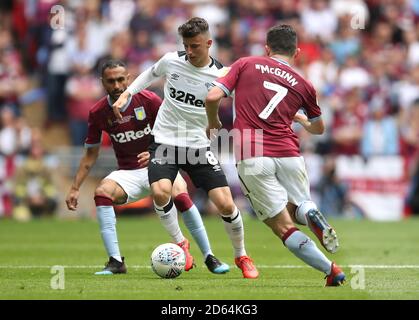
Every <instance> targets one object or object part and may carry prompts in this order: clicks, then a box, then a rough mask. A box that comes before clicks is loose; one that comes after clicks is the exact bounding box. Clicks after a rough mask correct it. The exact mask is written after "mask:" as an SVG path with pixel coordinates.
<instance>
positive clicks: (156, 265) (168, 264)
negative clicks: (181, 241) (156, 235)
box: [151, 243, 186, 278]
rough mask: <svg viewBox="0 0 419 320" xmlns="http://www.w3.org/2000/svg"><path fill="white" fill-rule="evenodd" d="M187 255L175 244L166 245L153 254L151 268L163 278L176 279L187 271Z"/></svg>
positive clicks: (159, 247) (160, 246) (162, 245)
mask: <svg viewBox="0 0 419 320" xmlns="http://www.w3.org/2000/svg"><path fill="white" fill-rule="evenodd" d="M185 259H186V258H185V253H184V252H183V250H182V248H181V247H179V246H178V245H176V244H174V243H164V244H161V245H159V246H158V247H157V248H156V249H154V251H153V253H152V254H151V268H152V269H153V271H154V272H155V273H156V274H157V275H158V276H160V277H162V278H176V277H178V276H179V275H180V274H181V273H182V271H183V270H184V269H185Z"/></svg>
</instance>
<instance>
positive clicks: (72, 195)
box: [65, 189, 79, 211]
mask: <svg viewBox="0 0 419 320" xmlns="http://www.w3.org/2000/svg"><path fill="white" fill-rule="evenodd" d="M78 198H79V190H75V189H71V190H70V192H69V193H68V195H67V198H66V199H65V203H66V204H67V208H68V209H69V210H72V211H75V210H76V209H77V205H78Z"/></svg>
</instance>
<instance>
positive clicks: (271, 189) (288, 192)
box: [237, 157, 311, 220]
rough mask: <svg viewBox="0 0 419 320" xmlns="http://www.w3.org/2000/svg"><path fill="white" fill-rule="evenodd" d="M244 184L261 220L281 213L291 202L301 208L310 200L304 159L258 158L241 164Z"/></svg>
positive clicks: (246, 192)
mask: <svg viewBox="0 0 419 320" xmlns="http://www.w3.org/2000/svg"><path fill="white" fill-rule="evenodd" d="M237 171H238V174H239V178H240V185H241V189H242V191H243V193H244V195H245V196H246V197H247V198H248V199H249V201H250V203H251V205H252V207H253V209H254V210H255V212H256V215H257V217H258V218H259V219H260V220H265V219H267V218H272V217H274V216H276V215H277V214H278V213H279V212H281V211H282V210H283V209H284V208H285V206H286V205H287V202H288V201H289V202H291V203H293V204H295V205H296V206H298V205H299V204H301V203H302V202H303V201H306V200H310V199H311V198H310V184H309V181H308V175H307V171H306V168H305V162H304V158H303V157H288V158H269V157H258V158H250V159H245V160H242V161H240V162H239V163H238V164H237Z"/></svg>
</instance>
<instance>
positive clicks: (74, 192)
mask: <svg viewBox="0 0 419 320" xmlns="http://www.w3.org/2000/svg"><path fill="white" fill-rule="evenodd" d="M98 156H99V147H92V148H87V149H86V152H85V154H84V156H83V158H82V159H81V160H80V165H79V168H78V170H77V173H76V176H75V177H74V180H73V183H72V185H71V188H70V191H69V192H68V194H67V197H66V199H65V202H66V204H67V208H68V209H69V210H71V211H75V210H76V209H77V205H78V199H79V189H80V187H81V185H82V183H83V181H84V179H86V177H87V175H88V174H89V171H90V169H91V168H92V167H93V165H94V164H95V162H96V160H97V157H98Z"/></svg>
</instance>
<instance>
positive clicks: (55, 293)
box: [0, 215, 419, 300]
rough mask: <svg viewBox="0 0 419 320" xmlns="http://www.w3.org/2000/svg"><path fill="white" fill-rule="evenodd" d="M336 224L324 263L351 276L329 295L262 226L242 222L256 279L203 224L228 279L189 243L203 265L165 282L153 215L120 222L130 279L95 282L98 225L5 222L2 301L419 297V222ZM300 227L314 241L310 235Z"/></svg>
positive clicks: (219, 233) (101, 255) (0, 226)
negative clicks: (156, 258) (153, 263)
mask: <svg viewBox="0 0 419 320" xmlns="http://www.w3.org/2000/svg"><path fill="white" fill-rule="evenodd" d="M331 222H332V224H333V225H334V226H335V228H336V229H337V232H338V235H339V237H340V243H341V248H340V250H339V251H338V253H336V254H335V255H330V254H326V255H327V256H328V257H329V258H330V259H332V260H334V261H336V262H337V263H338V264H339V265H342V266H343V269H344V271H345V273H346V275H347V278H348V279H347V282H346V285H345V286H343V287H337V288H325V287H324V283H325V280H324V279H323V277H324V275H323V274H322V273H320V272H318V271H316V270H314V269H311V268H308V267H306V266H305V265H304V264H303V263H302V262H301V261H300V260H298V259H297V258H295V257H294V256H293V255H292V254H291V253H290V252H289V251H288V250H287V249H286V248H285V247H284V246H283V245H282V243H281V242H280V241H279V240H278V239H277V238H275V236H274V235H273V233H272V232H271V231H270V230H269V229H268V228H267V227H266V226H265V225H264V224H263V223H261V222H259V221H257V220H253V219H251V218H250V217H246V219H245V236H246V245H247V251H248V254H249V255H250V256H251V257H252V258H253V259H254V261H255V263H256V264H257V265H258V267H259V271H260V277H259V279H257V280H248V279H243V278H242V276H241V272H240V270H239V269H238V268H237V267H235V266H233V251H232V248H231V245H230V242H229V240H228V238H227V235H226V233H225V232H224V227H223V224H222V221H221V220H220V219H217V218H206V219H205V224H206V227H207V231H208V234H209V237H210V241H211V244H212V249H213V251H214V253H215V254H216V255H217V256H218V257H219V258H220V259H222V260H223V261H224V262H227V263H228V264H230V266H231V270H230V272H229V273H227V274H225V275H214V274H211V273H210V272H209V271H208V270H207V269H206V267H205V266H204V263H203V258H202V256H201V254H200V252H199V249H198V248H197V246H196V245H195V243H194V242H193V241H191V245H192V247H191V252H192V254H193V255H194V256H195V262H196V264H197V266H196V268H194V269H192V270H191V271H189V272H184V273H182V274H181V275H180V277H179V278H177V279H160V278H158V277H157V276H156V275H155V274H154V273H153V272H152V270H151V268H150V267H149V260H150V254H151V252H152V250H153V249H154V248H155V247H156V246H157V245H159V244H161V243H164V242H169V237H168V236H167V235H166V233H165V232H164V231H163V228H162V226H161V225H160V223H159V221H158V219H157V218H156V217H155V216H153V215H150V216H146V217H140V218H123V217H118V224H117V230H118V234H119V243H120V247H121V251H122V254H123V255H124V256H125V257H126V263H127V266H128V274H126V275H114V276H95V275H93V273H94V272H95V271H98V270H100V269H102V267H103V263H104V262H105V261H106V260H107V257H106V254H105V250H104V248H103V246H102V242H101V239H100V232H99V227H98V225H97V222H96V221H90V220H81V221H63V220H54V219H52V220H49V219H45V220H44V219H41V220H36V221H31V222H28V223H18V222H14V221H10V220H4V219H3V220H0V288H1V290H0V300H4V299H141V300H157V299H158V300H166V299H167V300H171V299H176V300H196V299H204V300H222V299H232V300H242V299H248V300H250V299H252V300H277V299H361V300H363V299H419V254H418V252H419V249H418V246H419V232H418V230H419V220H418V219H409V220H404V221H400V222H386V223H378V222H371V221H365V220H353V221H348V220H334V221H331ZM182 228H183V227H182ZM301 229H302V230H303V231H304V232H306V233H307V234H308V235H310V236H311V237H312V238H313V239H314V236H313V234H312V233H311V232H310V231H309V230H308V229H307V228H306V227H301ZM183 230H184V234H185V235H186V236H188V237H189V238H190V236H189V234H188V232H187V231H186V230H185V229H184V228H183ZM315 241H316V243H317V244H318V245H319V243H318V241H317V239H315ZM322 250H323V248H322ZM323 251H324V250H323ZM53 266H63V269H62V270H63V273H64V282H63V283H64V289H54V288H53V287H54V284H55V286H56V284H57V282H56V281H55V282H54V279H56V278H54V276H57V275H58V273H56V271H55V272H54V269H52V267H53ZM356 266H363V269H360V268H359V267H356ZM363 276H364V278H363ZM362 279H364V282H363V281H362ZM51 284H52V285H51Z"/></svg>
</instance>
